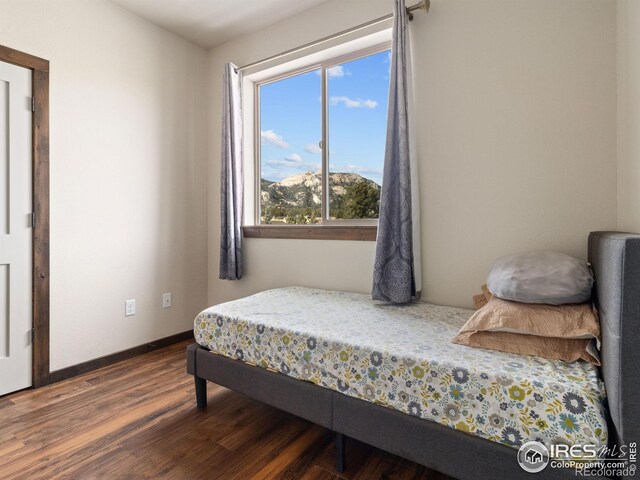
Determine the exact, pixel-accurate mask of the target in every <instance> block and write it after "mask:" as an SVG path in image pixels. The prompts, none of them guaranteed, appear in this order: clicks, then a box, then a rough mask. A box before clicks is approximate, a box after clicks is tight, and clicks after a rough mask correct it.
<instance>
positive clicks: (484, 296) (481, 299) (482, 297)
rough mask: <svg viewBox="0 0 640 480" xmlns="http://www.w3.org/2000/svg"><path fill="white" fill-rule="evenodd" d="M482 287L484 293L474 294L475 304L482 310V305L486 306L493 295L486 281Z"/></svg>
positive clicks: (477, 308)
mask: <svg viewBox="0 0 640 480" xmlns="http://www.w3.org/2000/svg"><path fill="white" fill-rule="evenodd" d="M480 288H482V293H479V294H477V295H474V296H473V305H474V306H475V307H476V310H480V309H481V308H482V307H484V306H485V305H486V304H487V302H488V301H489V300H491V297H492V296H493V295H491V292H490V291H489V289H488V288H487V284H486V283H485V284H484V285H482V287H480Z"/></svg>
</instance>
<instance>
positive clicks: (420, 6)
mask: <svg viewBox="0 0 640 480" xmlns="http://www.w3.org/2000/svg"><path fill="white" fill-rule="evenodd" d="M430 6H431V0H420V2H418V3H416V4H415V5H411V6H410V7H407V15H408V16H409V21H411V20H413V12H414V11H415V10H424V11H426V12H428V11H429V7H430ZM391 18H393V13H390V14H388V15H385V16H383V17H379V18H375V19H373V20H369V21H368V22H365V23H361V24H360V25H356V26H355V27H351V28H348V29H347V30H342V31H341V32H338V33H334V34H333V35H329V36H326V37H323V38H321V39H319V40H314V41H313V42H309V43H305V44H304V45H302V46H300V47H295V48H292V49H290V50H286V51H284V52H282V53H277V54H275V55H271V56H270V57H267V58H263V59H262V60H258V61H256V62H252V63H248V64H247V65H243V66H242V67H238V68H237V69H236V71H237V72H241V71H242V70H246V69H248V68H251V67H256V66H258V65H262V64H263V63H267V62H270V61H271V60H276V59H278V58H281V57H286V56H287V55H291V54H292V53H296V52H300V51H302V50H306V49H307V48H311V47H315V46H316V45H320V44H322V43H325V42H328V41H329V40H333V39H335V38H340V37H343V36H345V35H348V34H350V33H353V32H357V31H358V30H362V29H364V28H367V27H371V26H373V25H377V24H379V23H382V22H384V21H386V20H389V19H391Z"/></svg>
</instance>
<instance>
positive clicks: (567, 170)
mask: <svg viewBox="0 0 640 480" xmlns="http://www.w3.org/2000/svg"><path fill="white" fill-rule="evenodd" d="M390 10H391V2H390V1H388V0H367V1H360V0H358V1H355V0H352V1H339V0H332V1H329V2H327V3H324V4H321V5H319V6H318V7H316V8H314V9H311V10H308V11H306V12H303V13H301V14H298V15H296V16H294V17H291V18H289V19H287V20H286V21H283V22H280V23H278V24H276V25H273V26H272V27H269V28H267V29H264V30H262V31H259V32H256V33H254V34H251V35H247V36H244V37H241V38H239V39H237V40H234V41H231V42H229V43H227V44H225V45H222V46H220V47H218V48H216V49H214V50H213V51H212V52H210V55H209V75H210V80H209V81H208V85H210V86H211V90H210V98H209V105H210V106H211V108H210V109H209V121H210V131H212V132H215V133H214V134H213V135H212V136H211V137H210V142H209V145H208V148H209V150H208V152H209V157H210V158H211V162H209V187H210V188H209V190H208V191H209V204H210V205H212V208H211V209H210V213H209V244H208V245H209V295H208V300H209V303H216V302H220V301H224V300H228V299H232V298H237V297H240V296H243V295H246V294H248V293H252V292H256V291H259V290H263V289H265V288H271V287H277V286H283V285H292V284H301V285H310V286H317V287H324V288H333V289H344V290H352V291H359V292H368V291H369V290H370V286H371V276H372V262H373V253H374V245H373V243H372V242H340V241H333V242H320V241H311V240H266V239H247V240H246V253H245V255H246V257H245V258H246V276H245V278H244V279H243V280H241V281H239V282H227V281H221V280H217V278H218V261H219V257H218V239H219V224H220V223H219V208H218V207H217V206H218V205H219V201H218V198H217V195H218V192H219V178H218V177H219V150H220V144H219V134H218V132H219V131H220V111H221V106H220V100H221V84H220V79H221V71H222V70H221V67H222V64H223V63H224V62H225V61H233V62H235V63H237V64H239V65H242V64H245V63H248V62H251V61H254V60H257V59H260V58H264V57H266V56H269V55H271V54H274V53H278V52H280V51H284V50H286V49H289V48H292V47H295V46H297V45H301V44H303V43H306V42H309V41H312V40H314V39H317V38H320V37H323V36H325V35H329V34H331V33H334V32H337V31H340V30H342V29H345V28H348V27H350V26H353V25H355V24H358V23H362V22H365V21H367V20H370V19H372V18H375V17H378V16H381V15H384V14H386V13H389V12H390ZM411 29H412V35H413V38H412V48H413V52H414V64H413V65H414V82H415V86H416V95H415V101H416V113H417V121H416V123H417V130H418V132H419V134H418V145H417V147H418V157H419V162H420V177H421V182H420V183H421V185H420V187H421V190H422V193H421V197H422V198H421V203H422V229H423V234H422V238H423V244H422V255H423V265H422V267H423V278H424V294H425V297H426V299H427V300H428V301H431V302H434V303H443V304H451V305H462V306H470V305H471V295H472V294H473V293H475V292H477V291H478V290H479V286H480V284H481V283H482V282H483V280H484V277H485V273H486V270H487V267H488V266H489V264H490V262H491V261H492V260H493V259H494V258H495V257H497V256H500V255H505V254H508V253H512V252H517V251H525V250H531V249H555V250H561V251H565V252H567V253H569V254H572V255H576V256H581V257H585V256H586V240H587V235H588V233H589V231H591V230H598V229H615V228H616V201H617V199H616V183H617V176H616V58H615V55H614V54H613V52H615V49H616V4H615V2H611V1H602V0H563V1H558V0H537V1H513V0H484V1H482V2H480V1H475V0H433V1H432V10H431V12H430V13H429V14H428V15H425V14H423V13H418V14H417V15H416V16H415V21H414V22H413V23H412V25H411Z"/></svg>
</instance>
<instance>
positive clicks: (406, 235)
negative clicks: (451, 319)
mask: <svg viewBox="0 0 640 480" xmlns="http://www.w3.org/2000/svg"><path fill="white" fill-rule="evenodd" d="M407 28H408V18H407V12H406V8H405V2H404V0H395V2H394V20H393V43H392V47H391V50H392V54H391V78H390V86H389V111H388V114H387V144H386V149H385V158H384V170H383V177H382V190H381V192H380V219H379V222H378V237H377V240H376V257H375V264H374V271H373V291H372V297H373V299H374V300H382V301H386V302H392V303H407V302H410V301H411V300H412V299H413V298H414V297H415V296H416V272H415V269H414V243H413V242H414V238H413V237H414V225H413V218H412V214H413V204H414V203H415V202H414V199H413V197H412V192H411V177H412V168H411V148H410V142H409V137H410V135H409V97H410V91H409V86H410V81H411V80H410V71H411V70H410V65H409V62H410V52H409V44H408V33H407Z"/></svg>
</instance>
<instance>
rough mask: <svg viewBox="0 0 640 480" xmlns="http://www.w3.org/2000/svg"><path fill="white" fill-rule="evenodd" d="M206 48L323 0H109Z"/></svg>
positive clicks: (262, 26)
mask: <svg viewBox="0 0 640 480" xmlns="http://www.w3.org/2000/svg"><path fill="white" fill-rule="evenodd" d="M111 1H112V2H113V3H115V4H117V5H120V6H121V7H123V8H125V9H127V10H129V11H130V12H132V13H134V14H136V15H138V16H140V17H143V18H146V19H147V20H149V21H151V22H153V23H155V24H156V25H158V26H160V27H162V28H165V29H166V30H169V31H170V32H173V33H175V34H176V35H179V36H181V37H183V38H186V39H187V40H189V41H191V42H192V43H195V44H196V45H200V46H201V47H204V48H206V49H210V48H213V47H216V46H218V45H220V44H222V43H224V42H227V41H229V40H231V39H233V38H235V37H239V36H241V35H244V34H246V33H250V32H254V31H256V30H259V29H261V28H264V27H266V26H268V25H271V24H274V23H276V22H278V21H280V20H282V19H284V18H287V17H290V16H291V15H295V14H296V13H298V12H302V11H303V10H307V9H309V8H311V7H314V6H316V5H318V4H319V3H322V2H324V1H326V0H242V1H240V0H111Z"/></svg>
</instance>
